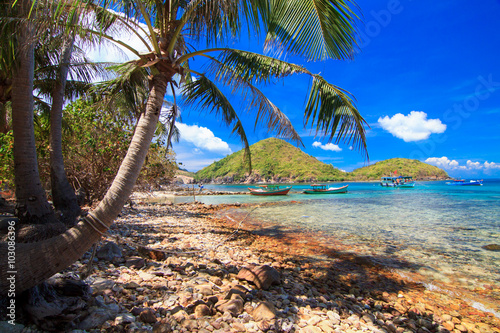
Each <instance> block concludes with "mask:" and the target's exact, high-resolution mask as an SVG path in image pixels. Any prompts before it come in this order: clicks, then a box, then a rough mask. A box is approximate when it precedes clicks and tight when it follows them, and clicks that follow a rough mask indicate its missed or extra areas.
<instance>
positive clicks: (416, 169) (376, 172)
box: [348, 158, 449, 180]
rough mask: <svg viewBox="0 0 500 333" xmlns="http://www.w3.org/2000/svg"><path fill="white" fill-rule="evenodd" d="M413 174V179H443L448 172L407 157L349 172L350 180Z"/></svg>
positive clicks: (446, 176)
mask: <svg viewBox="0 0 500 333" xmlns="http://www.w3.org/2000/svg"><path fill="white" fill-rule="evenodd" d="M394 175H398V176H413V178H414V179H443V178H449V176H448V174H447V173H446V172H445V171H444V170H442V169H440V168H438V167H436V166H433V165H430V164H427V163H424V162H420V161H418V160H410V159H407V158H391V159H389V160H385V161H380V162H377V163H375V164H372V165H369V166H366V167H363V168H359V169H356V170H354V171H353V172H350V173H349V176H348V177H349V179H351V180H378V179H380V177H384V176H394Z"/></svg>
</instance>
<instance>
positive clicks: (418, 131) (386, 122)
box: [378, 111, 446, 142]
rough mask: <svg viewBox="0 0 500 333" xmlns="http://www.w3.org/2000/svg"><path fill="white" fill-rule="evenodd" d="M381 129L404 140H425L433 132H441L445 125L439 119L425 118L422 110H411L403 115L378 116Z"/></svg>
mask: <svg viewBox="0 0 500 333" xmlns="http://www.w3.org/2000/svg"><path fill="white" fill-rule="evenodd" d="M378 123H379V124H380V126H382V128H383V129H385V130H386V131H388V132H389V133H391V134H392V135H394V136H395V137H397V138H399V139H403V140H404V141H405V142H411V141H420V140H426V139H428V138H429V136H430V135H431V134H433V133H443V132H444V131H445V130H446V125H445V124H443V123H442V122H441V120H439V119H427V114H426V113H425V112H422V111H412V112H410V114H409V115H407V116H405V115H403V114H401V113H397V114H395V115H394V116H392V117H389V116H385V117H383V118H382V117H380V118H378Z"/></svg>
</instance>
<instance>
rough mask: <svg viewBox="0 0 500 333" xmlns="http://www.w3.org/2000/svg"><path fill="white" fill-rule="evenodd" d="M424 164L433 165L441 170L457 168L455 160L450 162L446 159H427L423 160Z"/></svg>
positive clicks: (457, 164)
mask: <svg viewBox="0 0 500 333" xmlns="http://www.w3.org/2000/svg"><path fill="white" fill-rule="evenodd" d="M425 163H429V164H432V165H435V166H437V167H439V168H442V169H452V170H453V169H456V168H458V167H459V163H458V162H457V161H455V160H450V159H448V157H446V156H443V157H429V158H428V159H426V160H425Z"/></svg>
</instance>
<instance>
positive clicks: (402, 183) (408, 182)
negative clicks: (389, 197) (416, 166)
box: [380, 176, 416, 188]
mask: <svg viewBox="0 0 500 333" xmlns="http://www.w3.org/2000/svg"><path fill="white" fill-rule="evenodd" d="M415 184H416V182H415V181H414V180H413V177H412V176H397V177H382V179H381V180H380V185H381V186H384V187H407V188H412V187H414V186H415Z"/></svg>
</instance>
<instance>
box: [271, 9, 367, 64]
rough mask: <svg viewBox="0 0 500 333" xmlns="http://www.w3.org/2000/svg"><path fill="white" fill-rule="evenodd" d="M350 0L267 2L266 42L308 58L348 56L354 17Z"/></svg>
mask: <svg viewBox="0 0 500 333" xmlns="http://www.w3.org/2000/svg"><path fill="white" fill-rule="evenodd" d="M350 5H351V6H354V7H356V8H357V6H356V5H353V2H352V1H350V0H289V1H270V6H271V8H270V10H269V12H268V13H267V15H268V20H267V22H266V23H267V29H268V32H267V36H266V42H267V43H268V44H269V45H271V46H276V45H280V46H282V47H283V48H285V49H286V50H287V51H288V52H290V53H292V54H295V55H305V56H307V57H308V58H309V59H312V60H318V59H322V60H323V59H326V58H333V59H352V57H353V54H354V51H355V48H357V43H356V39H355V37H356V34H357V31H356V21H357V19H358V16H357V15H356V14H355V13H354V11H353V10H352V9H351V8H350Z"/></svg>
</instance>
